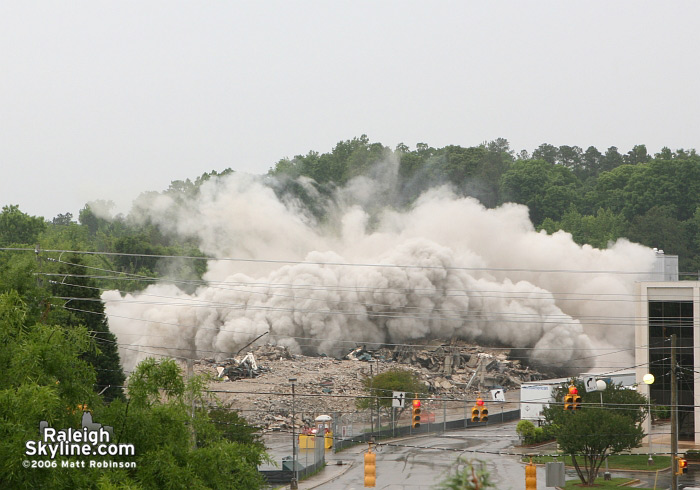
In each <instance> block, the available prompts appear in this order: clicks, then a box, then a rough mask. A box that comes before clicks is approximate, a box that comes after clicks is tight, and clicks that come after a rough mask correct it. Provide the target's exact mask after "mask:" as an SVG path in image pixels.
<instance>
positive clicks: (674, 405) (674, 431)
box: [671, 333, 678, 490]
mask: <svg viewBox="0 0 700 490" xmlns="http://www.w3.org/2000/svg"><path fill="white" fill-rule="evenodd" d="M676 456H678V385H677V383H676V334H675V333H674V334H673V335H671V490H678V475H677V474H676Z"/></svg>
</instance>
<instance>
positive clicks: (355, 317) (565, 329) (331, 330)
mask: <svg viewBox="0 0 700 490" xmlns="http://www.w3.org/2000/svg"><path fill="white" fill-rule="evenodd" d="M375 172H376V173H375V175H374V176H368V177H358V178H355V179H353V180H351V181H350V182H349V183H348V184H347V185H346V186H344V187H343V188H342V189H338V190H337V191H336V192H335V193H334V195H333V197H332V198H331V199H329V200H328V202H326V203H325V205H326V207H327V213H326V215H325V218H324V219H323V220H321V221H318V220H316V219H315V218H314V217H313V215H312V214H311V213H309V212H307V211H306V207H305V206H304V205H302V204H301V203H300V202H298V201H296V200H295V199H290V198H279V197H278V195H279V193H276V192H275V190H274V189H273V188H274V187H275V185H281V184H280V183H279V182H276V183H273V185H271V183H270V182H269V181H266V179H264V178H261V177H252V176H245V175H239V174H233V175H229V176H226V177H224V178H219V179H215V180H214V179H213V180H211V181H208V182H206V183H205V184H203V185H202V187H201V188H200V192H199V193H198V195H197V196H196V198H193V199H191V200H189V201H186V202H183V201H182V200H175V199H174V198H173V197H171V196H168V195H167V194H158V195H150V196H145V197H144V198H142V199H141V200H140V201H138V202H136V203H135V211H133V212H132V214H134V215H136V214H137V211H138V213H141V214H142V215H143V216H148V218H149V219H151V220H152V221H154V222H156V223H158V224H159V225H160V226H161V227H162V228H163V229H165V230H168V231H169V232H172V233H176V234H178V235H180V236H182V237H188V238H196V239H197V240H198V242H199V244H200V248H201V250H202V251H203V252H204V253H206V254H207V255H208V256H211V257H215V259H211V260H209V261H208V268H207V272H206V275H205V280H206V283H205V284H203V285H201V286H199V287H198V288H197V289H196V291H195V292H194V293H193V294H187V293H185V292H183V290H182V289H181V288H179V287H177V286H176V285H173V284H155V285H151V286H149V287H147V288H146V289H145V290H143V291H142V292H141V293H139V294H127V295H125V296H123V295H122V294H120V292H118V291H107V292H105V293H104V294H103V296H102V298H103V300H104V301H105V303H106V312H107V315H108V317H109V322H110V328H111V330H112V331H113V332H114V333H115V334H116V336H117V338H118V340H119V343H120V344H121V350H120V354H121V358H122V360H123V363H124V365H125V368H126V369H131V368H132V367H133V366H134V365H135V364H136V363H137V362H138V361H140V360H141V359H142V358H144V357H146V356H149V355H153V354H163V355H172V356H181V357H189V358H192V357H194V358H211V357H215V358H226V357H231V356H233V355H235V354H236V353H237V352H238V351H239V350H240V349H242V348H243V347H245V346H246V345H247V344H248V343H249V342H251V341H252V340H253V339H255V338H256V337H258V336H260V335H263V334H265V333H266V332H269V333H268V334H267V335H265V336H263V337H262V338H261V339H259V340H258V341H257V342H259V343H265V342H272V343H275V344H278V345H284V346H287V347H288V348H289V349H290V350H291V351H292V352H295V353H306V354H327V355H330V356H337V355H340V354H344V353H346V352H347V351H349V350H350V349H352V348H354V347H355V346H357V345H362V344H366V345H368V346H378V345H382V344H411V343H416V342H420V341H422V340H425V339H429V338H452V337H456V338H460V339H467V340H472V341H475V342H479V343H483V344H488V345H494V346H504V347H513V348H522V349H524V352H526V353H528V355H529V357H530V359H531V360H532V361H533V362H536V363H541V364H545V365H547V366H577V365H578V366H580V367H581V368H584V367H585V368H588V367H593V365H594V364H595V362H594V361H595V360H596V359H606V357H605V356H603V357H600V356H601V354H605V353H609V352H611V349H619V350H622V349H625V348H630V347H632V345H631V342H632V340H631V339H632V338H633V337H634V335H633V334H632V332H633V321H632V318H633V314H634V309H633V304H634V303H633V301H632V296H631V295H632V293H633V285H634V281H635V280H640V279H643V278H644V277H643V276H641V275H636V274H633V273H638V272H644V271H651V268H652V263H653V261H654V257H655V255H654V252H653V251H651V250H650V249H648V248H646V247H643V246H641V245H637V244H633V243H630V242H629V241H627V240H619V241H617V242H616V243H614V244H611V245H610V246H609V247H608V248H607V249H605V250H599V249H594V248H592V247H590V246H579V245H577V244H576V243H575V242H574V241H573V240H572V238H571V236H570V235H569V234H568V233H564V232H558V233H555V234H553V235H547V234H546V233H544V232H536V231H535V229H534V227H533V225H532V223H531V222H530V220H529V217H528V210H527V208H526V207H524V206H521V205H516V204H505V205H503V206H501V207H498V208H495V209H486V208H485V207H483V206H482V205H481V204H480V203H479V202H478V201H476V200H475V199H472V198H464V197H457V196H456V195H455V194H454V193H453V192H451V191H450V189H449V188H446V187H441V188H436V189H431V190H429V191H428V192H426V193H424V194H423V195H422V196H421V197H420V198H419V199H418V200H417V201H416V202H414V203H413V204H412V205H411V206H410V207H409V208H408V209H398V208H396V207H393V206H392V202H395V199H396V193H397V192H396V186H395V174H396V164H395V162H389V163H386V164H384V165H382V166H378V167H375ZM297 184H298V185H301V186H305V187H304V188H305V189H307V190H308V194H309V195H311V196H312V197H314V198H315V199H318V200H319V202H320V201H321V199H322V198H321V196H319V195H315V194H314V192H315V188H314V187H313V185H312V183H310V182H308V180H307V181H304V180H301V181H298V182H297ZM606 271H607V272H606ZM627 355H628V356H629V355H631V354H629V351H628V353H627ZM596 356H597V357H596ZM619 356H620V355H619V354H617V355H616V356H615V357H616V358H617V359H618V360H619V359H620V357H619ZM609 358H610V356H608V358H607V361H609ZM627 359H630V357H627Z"/></svg>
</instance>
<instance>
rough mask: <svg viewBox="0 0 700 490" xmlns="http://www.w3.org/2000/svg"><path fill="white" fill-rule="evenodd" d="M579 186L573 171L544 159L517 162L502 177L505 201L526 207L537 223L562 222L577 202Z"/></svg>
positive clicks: (533, 220) (502, 190)
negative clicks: (546, 221)
mask: <svg viewBox="0 0 700 490" xmlns="http://www.w3.org/2000/svg"><path fill="white" fill-rule="evenodd" d="M579 187H580V182H579V181H578V178H577V177H576V176H575V175H574V173H573V171H571V170H570V169H568V168H566V167H564V166H561V165H550V164H549V163H547V162H545V161H542V160H518V161H516V162H515V163H513V165H512V166H511V167H510V168H509V169H508V171H506V172H505V173H504V174H503V176H502V177H501V192H502V196H503V198H504V199H506V200H509V201H512V202H517V203H520V204H525V205H526V206H527V207H528V208H529V209H530V219H531V220H532V222H533V223H535V224H540V223H542V221H543V220H544V219H545V218H552V219H555V220H556V219H560V218H561V216H562V214H563V213H564V212H565V211H566V210H567V209H569V206H570V204H571V203H575V202H576V201H577V200H578V188H579Z"/></svg>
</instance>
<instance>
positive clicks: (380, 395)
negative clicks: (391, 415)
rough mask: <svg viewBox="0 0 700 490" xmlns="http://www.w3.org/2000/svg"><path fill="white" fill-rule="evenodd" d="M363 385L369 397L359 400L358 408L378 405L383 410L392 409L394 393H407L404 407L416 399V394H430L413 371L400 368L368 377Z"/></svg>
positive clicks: (363, 381)
mask: <svg viewBox="0 0 700 490" xmlns="http://www.w3.org/2000/svg"><path fill="white" fill-rule="evenodd" d="M362 384H363V385H364V387H365V390H366V391H367V393H368V394H369V396H368V397H365V398H359V399H358V400H357V407H358V408H371V407H374V406H376V405H377V404H378V405H379V406H380V407H382V408H390V407H391V403H392V395H393V392H394V391H404V392H406V401H405V402H404V404H405V405H404V406H407V404H410V402H411V401H412V400H413V399H414V398H415V394H419V395H420V394H425V393H427V392H428V387H427V386H426V385H425V384H424V383H423V382H422V381H421V380H420V378H418V376H417V375H416V374H415V373H414V372H413V371H409V370H407V369H399V368H397V369H389V370H387V371H384V372H383V373H380V374H377V375H376V376H374V377H367V378H365V379H363V380H362Z"/></svg>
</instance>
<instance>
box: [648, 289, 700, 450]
mask: <svg viewBox="0 0 700 490" xmlns="http://www.w3.org/2000/svg"><path fill="white" fill-rule="evenodd" d="M636 292H637V294H636V300H637V303H636V314H635V319H636V321H635V359H636V363H635V364H636V367H635V369H636V373H637V375H636V379H637V383H638V388H639V391H640V392H642V393H644V394H645V395H648V396H650V398H651V404H652V405H662V406H670V405H671V335H673V334H675V335H676V338H677V341H676V361H677V362H676V364H677V368H676V383H677V389H678V425H679V439H680V440H686V441H694V442H695V444H700V408H699V407H700V331H699V330H698V328H699V327H700V282H698V281H678V280H675V281H674V280H670V281H650V282H639V283H637V284H636ZM695 366H698V368H696V367H695ZM647 373H651V374H653V375H654V383H653V384H651V385H646V384H644V382H643V377H644V375H645V374H647ZM648 424H649V420H647V421H646V427H645V431H646V432H647V433H649V428H650V427H649V425H648Z"/></svg>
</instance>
